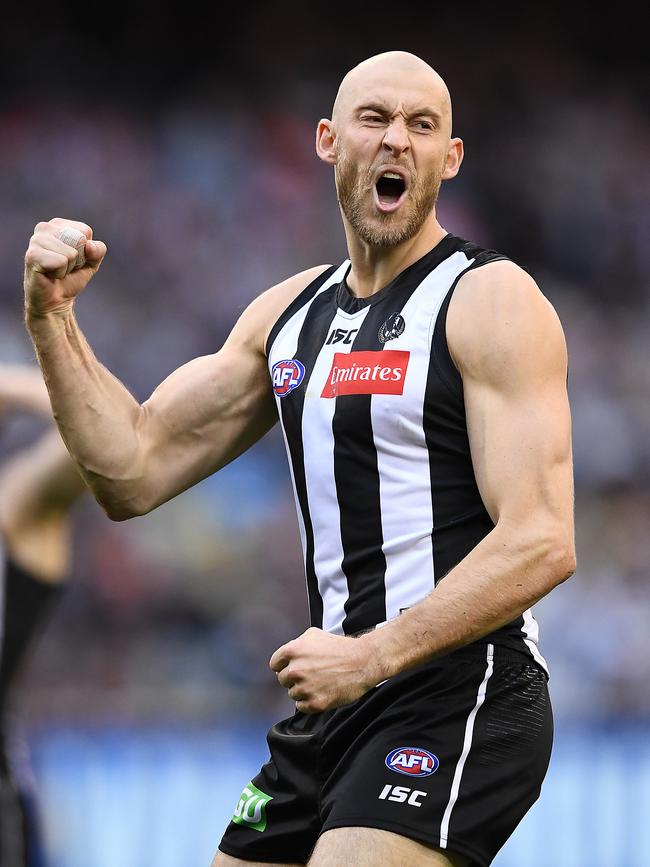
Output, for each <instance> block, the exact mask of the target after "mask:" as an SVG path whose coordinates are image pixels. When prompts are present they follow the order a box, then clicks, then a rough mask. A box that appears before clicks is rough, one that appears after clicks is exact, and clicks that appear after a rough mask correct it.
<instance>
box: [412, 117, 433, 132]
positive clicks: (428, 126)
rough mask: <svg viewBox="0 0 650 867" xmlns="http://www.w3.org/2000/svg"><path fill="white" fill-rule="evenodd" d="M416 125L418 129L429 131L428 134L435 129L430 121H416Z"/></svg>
mask: <svg viewBox="0 0 650 867" xmlns="http://www.w3.org/2000/svg"><path fill="white" fill-rule="evenodd" d="M414 125H415V126H416V127H417V128H418V129H421V130H427V131H428V132H429V131H431V130H434V129H435V127H434V125H433V123H432V122H431V121H430V120H416V121H415V124H414Z"/></svg>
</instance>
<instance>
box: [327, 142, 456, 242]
mask: <svg viewBox="0 0 650 867" xmlns="http://www.w3.org/2000/svg"><path fill="white" fill-rule="evenodd" d="M373 173H374V169H373V172H368V173H367V174H366V176H365V177H363V176H361V175H360V174H359V173H358V172H357V168H356V166H355V164H354V163H353V161H352V160H350V159H348V158H347V157H346V156H344V155H343V154H342V153H341V152H339V154H338V160H337V163H336V187H337V192H338V200H339V205H340V206H341V210H342V211H343V213H344V214H345V216H346V218H347V220H348V222H349V223H350V225H351V226H352V228H353V229H354V231H355V232H356V233H357V235H358V236H359V238H360V239H361V240H362V241H364V242H365V243H366V244H368V245H370V246H372V247H387V248H391V247H397V246H399V244H403V243H404V242H405V241H410V239H411V238H413V237H414V236H415V235H417V233H418V232H419V231H420V229H421V228H422V226H423V225H424V222H425V220H426V219H427V217H428V216H429V214H430V213H431V211H432V210H433V208H434V206H435V204H436V202H437V200H438V193H439V191H440V184H441V183H442V171H441V170H434V171H432V172H430V173H429V175H428V176H427V177H425V178H422V179H421V180H417V181H412V182H411V184H410V186H409V191H408V196H409V198H410V200H411V203H412V205H411V209H410V213H409V215H408V218H407V219H406V221H405V222H398V224H397V225H393V222H397V221H399V220H400V218H399V217H397V218H396V215H395V214H378V215H376V216H375V218H374V220H372V221H371V220H369V219H368V218H367V217H364V215H363V207H364V196H365V195H366V194H367V193H368V190H370V188H371V187H372V174H373ZM405 204H406V203H405ZM377 221H378V222H377Z"/></svg>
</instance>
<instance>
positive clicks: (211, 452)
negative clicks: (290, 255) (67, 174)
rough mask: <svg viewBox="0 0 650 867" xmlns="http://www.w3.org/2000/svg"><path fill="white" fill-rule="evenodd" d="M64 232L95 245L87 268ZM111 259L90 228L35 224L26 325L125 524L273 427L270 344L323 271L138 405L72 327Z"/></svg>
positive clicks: (97, 481)
mask: <svg viewBox="0 0 650 867" xmlns="http://www.w3.org/2000/svg"><path fill="white" fill-rule="evenodd" d="M63 226H72V227H73V228H75V229H77V230H78V231H80V232H82V233H83V234H84V235H85V236H86V238H87V242H86V244H85V256H86V264H85V266H84V267H82V268H78V269H76V270H73V268H74V265H75V260H76V257H77V251H76V250H75V249H74V248H73V247H70V246H68V245H67V244H64V243H63V242H62V241H61V240H60V239H59V238H58V237H57V233H58V232H60V231H61V229H62V227H63ZM105 254H106V245H105V244H103V243H102V242H101V241H94V240H92V230H91V229H90V227H89V226H86V225H85V224H83V223H76V222H73V221H71V220H60V219H55V220H51V221H50V222H49V223H39V224H38V225H37V226H36V230H35V232H34V235H33V237H32V239H31V242H30V245H29V249H28V250H27V254H26V257H25V304H26V323H27V327H28V330H29V332H30V335H31V337H32V340H33V342H34V346H35V349H36V353H37V356H38V360H39V363H40V365H41V369H42V371H43V375H44V378H45V382H46V384H47V388H48V391H49V394H50V400H51V403H52V408H53V411H54V417H55V419H56V421H57V424H58V425H59V429H60V431H61V434H62V436H63V439H64V441H65V443H66V445H67V447H68V449H69V451H70V454H71V455H72V457H73V459H74V461H75V463H76V464H77V466H78V468H79V470H80V472H81V474H82V475H83V477H84V478H85V480H86V482H87V484H88V485H89V487H90V488H91V489H92V491H93V493H94V494H95V497H96V498H97V500H98V501H99V503H100V504H101V505H102V507H103V508H104V509H105V511H106V512H107V514H108V515H109V517H111V518H113V519H114V520H122V519H124V518H129V517H132V516H134V515H141V514H144V513H145V512H148V511H150V510H151V509H153V508H155V507H156V506H158V505H160V503H163V502H165V501H166V500H168V499H170V498H171V497H173V496H175V495H176V494H178V493H180V492H181V491H183V490H185V489H186V488H188V487H190V486H191V485H193V484H195V483H196V482H198V481H200V480H201V479H203V478H205V477H206V476H208V475H210V474H211V473H213V472H214V471H215V470H218V469H219V468H221V467H223V466H225V464H227V463H228V462H229V461H231V460H233V458H235V457H236V456H237V455H239V454H241V453H242V452H243V451H244V450H245V449H247V448H248V447H249V446H250V445H252V444H253V443H254V442H255V441H256V440H258V439H259V438H260V437H261V436H263V435H264V434H265V433H266V432H267V431H268V430H269V428H270V427H271V426H272V425H273V424H274V422H275V420H276V412H275V404H274V401H273V395H272V392H271V388H270V382H269V377H268V373H267V370H266V361H265V357H264V342H265V338H266V335H267V333H268V330H269V329H270V328H271V326H272V324H273V322H274V321H275V319H276V318H277V316H279V315H280V313H281V311H282V310H283V309H284V307H286V306H287V304H289V303H290V301H291V300H292V298H293V297H294V296H295V295H297V294H298V292H300V291H301V290H302V289H303V288H304V287H305V286H306V285H307V284H308V283H309V282H311V280H313V279H314V278H315V277H316V276H317V274H318V273H320V271H322V270H323V267H324V266H322V267H319V268H314V269H311V270H309V271H305V272H303V273H302V274H298V275H296V276H295V277H292V278H290V279H289V280H287V281H285V282H284V283H281V284H279V285H278V286H275V287H273V288H272V289H270V290H269V291H268V292H266V293H264V294H263V295H261V296H260V297H259V298H257V299H256V300H255V301H254V302H253V303H252V304H251V305H250V307H249V308H248V309H247V310H246V311H245V312H244V314H243V315H242V317H241V318H240V320H239V322H238V323H237V324H236V326H235V328H234V329H233V331H232V333H231V335H230V337H229V338H228V340H227V341H226V343H225V344H224V346H223V348H222V349H221V350H220V351H219V352H217V353H216V354H214V355H209V356H204V357H202V358H197V359H195V360H193V361H191V362H189V363H188V364H186V365H184V366H183V367H181V368H180V369H179V370H177V371H176V372H174V373H173V374H172V375H171V376H170V377H168V378H167V379H166V380H165V381H164V382H163V383H162V384H161V385H160V386H159V387H158V388H157V389H156V390H155V391H154V393H153V394H152V395H151V397H150V398H149V400H147V401H146V402H145V403H144V404H142V405H140V404H139V403H138V402H137V401H136V400H135V399H134V398H133V396H132V395H131V394H130V393H129V391H128V390H127V389H126V388H125V387H124V385H123V384H122V383H121V382H120V381H119V380H118V379H117V378H116V377H114V376H113V375H112V374H111V373H110V372H109V371H108V370H107V369H106V368H105V367H104V366H103V365H102V364H100V363H99V361H98V360H97V359H96V358H95V356H94V354H93V352H92V350H91V348H90V346H89V345H88V343H87V341H86V339H85V337H84V336H83V334H82V332H81V330H80V328H79V325H78V324H77V322H76V320H75V317H74V312H73V306H74V302H75V299H76V297H77V296H78V295H79V293H80V292H81V291H82V290H83V289H84V288H85V286H86V284H87V283H88V281H89V280H90V279H91V278H92V276H93V275H94V274H95V272H96V271H97V269H98V268H99V266H100V265H101V262H102V260H103V258H104V256H105Z"/></svg>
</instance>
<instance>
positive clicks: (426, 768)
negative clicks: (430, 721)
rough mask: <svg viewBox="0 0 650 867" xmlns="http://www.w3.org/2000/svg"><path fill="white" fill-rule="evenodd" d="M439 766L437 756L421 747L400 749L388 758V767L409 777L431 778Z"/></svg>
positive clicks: (389, 754)
mask: <svg viewBox="0 0 650 867" xmlns="http://www.w3.org/2000/svg"><path fill="white" fill-rule="evenodd" d="M439 764H440V762H439V761H438V757H437V756H434V754H433V753H430V752H429V751H428V750H423V749H420V747H398V748H397V749H396V750H393V751H392V752H390V753H388V755H387V756H386V767H387V768H390V770H391V771H397V773H398V774H406V776H407V777H430V776H431V774H435V772H436V771H437V770H438V765H439Z"/></svg>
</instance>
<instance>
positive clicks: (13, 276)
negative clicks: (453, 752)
mask: <svg viewBox="0 0 650 867" xmlns="http://www.w3.org/2000/svg"><path fill="white" fill-rule="evenodd" d="M513 51H514V49H512V48H511V49H510V52H509V54H508V55H507V56H506V55H505V54H504V52H500V51H499V50H498V45H497V46H495V45H494V43H492V44H491V46H490V50H488V46H486V45H485V44H483V43H482V42H481V40H480V39H478V38H477V39H476V41H475V44H474V43H473V44H472V50H471V51H468V52H467V53H466V54H465V56H464V58H463V64H462V65H461V64H460V63H459V62H458V61H457V60H454V58H453V57H451V56H447V57H444V56H443V63H442V65H440V71H441V72H442V73H443V75H445V76H446V77H447V80H448V83H449V85H450V89H451V92H452V97H453V99H454V102H455V106H456V115H455V118H456V124H455V125H456V130H455V132H456V133H457V134H458V135H462V136H463V138H464V139H465V144H466V162H465V164H464V166H463V169H462V171H461V174H460V176H459V177H458V179H456V180H455V181H454V182H452V183H449V184H447V185H444V186H443V189H442V193H441V199H440V203H439V218H440V220H441V222H442V224H443V225H444V226H445V227H446V228H447V229H448V230H450V231H452V232H454V233H455V234H458V235H461V236H463V237H466V238H468V239H470V240H474V241H476V242H478V243H481V244H483V245H485V246H489V247H493V248H496V249H498V250H500V251H501V252H503V253H505V254H507V255H509V256H511V257H512V258H513V259H514V260H515V261H517V262H518V263H519V264H521V265H522V266H524V267H526V268H527V269H528V270H530V272H531V273H532V274H533V276H534V277H535V278H536V279H537V281H538V283H539V284H540V286H541V287H542V289H543V291H544V292H545V293H546V294H547V296H548V297H549V298H550V300H551V301H552V302H553V304H554V305H555V307H556V309H557V311H558V313H559V315H560V318H561V320H562V322H563V325H564V329H565V332H566V336H567V341H568V346H569V358H570V373H569V387H570V394H571V400H572V410H573V423H574V458H575V474H576V496H577V500H576V513H577V541H578V563H579V566H578V572H577V574H576V576H575V577H574V578H573V579H571V580H570V581H569V582H567V583H566V584H564V585H562V586H561V587H559V588H558V589H556V590H555V591H554V592H553V593H552V594H551V596H550V597H549V598H548V599H546V600H544V601H543V602H542V603H541V604H540V605H539V607H538V609H537V612H536V613H537V614H538V618H539V620H540V621H541V647H542V651H543V653H544V654H545V655H546V657H547V658H548V659H549V662H550V665H551V673H552V687H553V695H554V697H555V708H556V713H557V714H558V715H559V716H561V717H564V718H571V719H596V720H610V719H613V718H620V717H621V716H623V717H625V718H628V719H650V631H649V630H648V627H647V624H648V622H650V574H649V568H650V567H649V564H650V530H649V528H650V436H649V434H650V340H648V336H649V334H650V286H649V282H648V274H649V273H650V248H649V247H648V245H647V241H646V239H647V236H648V229H649V228H650V196H649V195H648V193H649V192H650V183H649V180H650V178H649V173H648V164H647V160H644V156H645V155H647V153H648V152H650V123H649V118H648V114H647V111H646V109H647V106H646V105H644V104H643V103H642V102H641V100H640V98H638V97H637V95H636V94H635V93H634V91H633V90H630V89H629V88H628V87H626V84H625V80H624V79H622V78H621V79H619V78H617V75H616V73H615V71H612V69H611V68H610V67H599V66H597V65H596V64H595V63H594V62H593V61H592V60H590V59H589V58H587V57H583V58H579V57H576V56H573V55H571V56H569V55H568V54H566V53H564V52H562V51H560V50H558V52H557V54H553V53H550V54H549V53H548V50H546V53H544V52H542V51H541V50H540V49H539V48H537V49H536V46H535V45H534V44H526V45H525V46H520V48H519V52H520V56H517V53H516V51H514V56H513ZM490 52H491V53H490ZM422 53H423V54H424V55H425V56H426V52H425V51H423V52H422ZM362 56H363V55H360V56H359V57H356V58H353V60H352V61H351V62H356V60H359V59H361V57H362ZM431 59H432V61H433V62H434V63H435V62H436V58H433V57H432V58H431ZM524 61H525V62H524ZM485 64H489V66H490V72H491V75H490V76H483V75H482V70H483V69H484V68H485ZM512 68H517V69H518V74H517V75H512V74H511V73H510V74H508V70H512ZM344 71H345V67H341V68H340V69H335V70H331V71H330V76H331V77H330V78H329V79H318V80H314V81H313V83H311V84H310V85H309V86H307V85H306V84H305V83H304V82H303V83H302V85H301V86H300V87H298V86H297V87H296V92H295V94H294V95H293V96H291V94H290V93H288V92H287V93H285V94H284V96H285V98H282V97H283V94H282V93H281V92H279V90H278V87H277V85H276V87H275V89H274V88H273V86H272V84H269V85H268V90H264V86H263V84H261V83H260V81H259V80H257V79H256V80H253V79H252V77H251V80H250V81H247V80H246V79H242V80H239V81H237V82H228V85H227V86H225V85H223V83H219V82H218V81H217V80H215V79H211V78H210V77H209V75H208V74H207V73H206V76H205V78H204V80H203V82H202V85H201V86H197V85H196V83H195V84H194V85H193V86H192V87H191V88H189V87H188V88H186V89H183V88H182V87H181V86H179V88H178V90H177V92H176V93H175V94H174V96H173V98H170V99H169V100H168V101H167V102H164V103H163V102H158V103H156V104H153V105H150V106H145V105H140V106H136V105H133V104H128V103H126V102H125V103H124V104H123V105H120V103H119V100H111V101H109V100H105V101H102V100H93V101H90V100H88V101H87V102H86V105H85V109H84V110H83V111H79V106H78V104H76V102H75V101H74V100H72V99H70V98H66V96H65V95H63V96H60V97H59V99H58V100H52V99H51V98H49V99H47V100H40V99H39V97H38V95H36V94H34V95H33V98H31V99H30V100H29V101H22V102H20V104H18V103H17V102H15V101H13V102H11V101H5V102H0V130H1V135H0V208H1V210H0V227H1V231H0V361H25V360H29V359H31V358H32V350H31V346H30V344H29V342H28V339H27V337H26V334H25V331H24V327H23V324H22V296H21V292H20V284H21V271H22V256H23V254H24V250H25V248H26V246H27V243H28V239H29V236H30V234H31V232H32V229H33V226H34V224H35V223H36V222H37V221H39V220H42V219H50V218H51V217H54V216H62V217H69V218H71V219H75V220H82V221H85V222H87V223H89V224H90V225H92V226H93V228H94V230H95V234H96V237H98V238H100V239H102V240H104V241H105V242H106V243H107V245H108V256H107V259H106V261H105V263H104V265H103V266H102V269H101V271H100V273H99V274H98V276H97V277H96V278H95V279H94V280H93V282H92V284H91V285H90V287H89V290H88V291H87V293H86V294H85V295H84V296H83V297H82V299H81V300H80V301H79V303H78V306H77V308H78V317H79V320H80V322H81V324H82V327H83V328H84V330H85V332H86V335H87V336H88V339H89V341H90V343H91V345H92V346H93V347H94V349H95V351H96V354H97V355H98V357H99V358H100V360H102V361H103V362H104V363H105V364H106V365H107V366H108V367H109V368H110V369H111V370H112V371H113V372H114V373H115V374H116V375H117V376H118V377H119V378H120V379H121V380H122V381H123V382H125V384H126V385H127V386H128V387H129V388H130V389H131V390H132V391H133V393H134V394H135V395H136V396H137V397H138V399H140V400H143V399H145V398H146V397H147V396H148V395H149V394H150V392H151V391H152V389H153V388H155V386H156V385H157V384H158V383H159V382H160V381H161V380H162V379H163V378H164V377H165V376H166V375H167V374H168V373H170V372H171V371H172V370H173V369H174V368H175V367H177V366H178V365H180V364H182V363H184V362H185V361H188V360H189V359H191V358H192V357H194V356H196V355H201V354H206V353H210V352H213V351H215V350H216V349H218V348H219V347H220V345H221V344H222V343H223V341H224V338H225V336H226V335H227V333H228V332H229V330H230V328H231V327H232V325H233V323H234V321H235V319H236V318H237V316H238V315H239V314H240V313H241V311H242V310H243V308H244V307H245V305H246V304H247V303H248V302H249V301H250V300H251V299H252V298H253V297H255V296H256V295H257V294H258V293H259V292H261V291H262V290H264V289H265V288H267V287H268V286H270V285H272V284H273V283H276V282H278V281H279V280H281V279H283V278H285V277H287V276H289V275H290V274H293V273H295V272H297V271H299V270H301V269H303V268H306V267H309V266H311V265H314V264H319V263H325V262H338V261H340V260H341V259H342V258H344V256H345V249H344V237H343V233H342V230H341V228H340V220H339V216H338V211H337V205H336V200H335V194H334V187H333V177H332V173H331V169H330V168H329V167H327V166H325V165H323V164H321V163H320V162H319V161H318V160H317V158H316V157H315V155H314V153H313V139H314V130H315V125H316V122H317V120H318V118H319V117H320V116H324V115H328V113H329V111H330V108H331V101H332V99H333V96H334V92H335V86H336V80H337V78H338V77H339V76H340V74H342V73H343V72H344ZM644 241H646V243H644ZM33 425H34V423H33V422H30V421H28V420H25V419H16V420H11V421H9V422H7V423H6V424H3V429H2V432H1V433H0V437H1V438H0V449H1V454H2V455H4V456H5V457H6V456H8V455H10V454H12V453H13V452H14V451H15V450H17V449H18V448H19V447H20V445H21V443H23V442H25V441H26V440H28V439H29V438H30V437H31V436H32V435H33V434H34V430H35V429H34V427H33ZM75 514H76V529H75V556H74V569H73V575H72V576H71V581H70V586H69V588H68V591H67V593H66V594H65V597H64V599H63V601H62V604H61V605H60V607H59V609H58V610H57V611H56V613H55V615H54V616H53V618H52V621H51V623H50V626H49V628H48V630H47V633H46V634H45V635H44V636H43V638H42V640H41V642H40V643H39V645H38V647H37V648H36V651H35V653H34V654H33V658H32V661H31V665H30V669H29V672H28V673H27V677H26V678H25V679H24V682H23V683H24V686H23V690H22V693H21V696H20V699H21V707H22V709H23V711H22V712H23V713H24V715H25V716H26V718H28V719H29V720H30V721H31V722H32V723H33V724H36V723H39V722H47V723H51V722H57V721H59V722H66V721H69V720H74V721H83V722H90V723H93V722H97V723H99V722H102V721H105V720H106V719H109V720H116V721H120V722H148V721H157V722H158V721H161V720H162V721H170V722H179V721H180V722H182V723H184V724H197V725H198V724H202V723H205V722H206V721H208V722H210V721H213V720H215V719H220V718H229V717H237V715H238V714H240V713H241V712H242V711H247V712H254V713H260V714H263V715H268V716H277V715H282V714H284V713H285V712H286V713H287V714H288V713H289V712H290V706H289V704H288V702H287V700H286V698H285V696H284V691H283V690H281V689H279V688H278V687H277V685H276V682H275V678H274V676H272V675H271V674H270V672H269V671H268V668H267V661H268V658H269V656H270V654H271V653H272V652H273V650H274V649H275V648H276V647H277V646H279V645H280V644H281V643H283V642H285V641H286V640H289V639H290V638H292V637H294V636H295V635H297V634H299V633H300V632H301V631H302V630H303V629H304V628H305V627H306V625H307V604H306V594H305V592H304V578H303V575H302V565H301V554H300V551H299V539H298V530H297V523H296V517H295V512H294V507H293V496H292V493H291V490H290V484H289V479H288V471H287V465H286V458H285V456H284V448H283V444H282V442H281V437H280V435H279V433H278V431H277V429H276V430H274V431H273V432H272V433H271V434H269V435H268V436H267V437H266V438H265V439H264V440H263V441H262V442H261V443H260V444H258V445H257V446H256V447H255V448H254V449H252V450H251V452H250V453H248V454H247V455H245V456H244V457H243V458H241V459H240V460H238V461H237V462H235V463H234V464H233V465H231V466H230V467H228V468H227V469H226V470H224V471H223V472H222V473H220V474H219V475H217V476H216V477H213V478H210V479H208V480H206V481H205V482H204V483H202V484H201V485H199V486H198V487H197V488H195V489H193V490H192V491H189V492H187V493H186V494H184V495H182V496H181V497H179V498H177V499H176V500H174V501H173V502H171V503H169V504H167V505H165V506H163V507H161V508H160V509H159V510H157V511H156V512H154V513H153V514H151V515H149V516H146V517H143V518H139V519H135V520H133V521H131V522H128V523H124V524H112V523H111V522H110V521H109V520H108V519H107V518H106V517H104V515H103V514H102V513H101V511H100V510H99V508H98V507H97V506H96V505H95V504H94V503H93V502H91V501H90V499H89V498H86V499H85V500H84V501H82V502H81V503H80V504H79V506H78V508H77V510H76V513H75Z"/></svg>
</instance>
